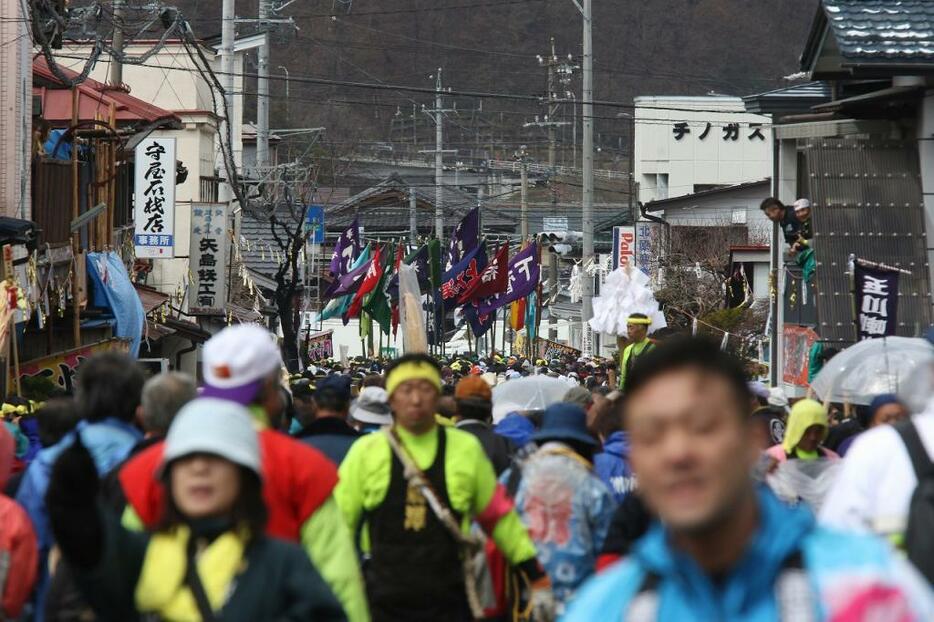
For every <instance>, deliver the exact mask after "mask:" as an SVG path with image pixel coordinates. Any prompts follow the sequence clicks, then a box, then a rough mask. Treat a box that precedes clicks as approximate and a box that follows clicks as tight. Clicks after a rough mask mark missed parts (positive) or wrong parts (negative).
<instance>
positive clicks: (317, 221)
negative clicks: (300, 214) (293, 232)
mask: <svg viewBox="0 0 934 622" xmlns="http://www.w3.org/2000/svg"><path fill="white" fill-rule="evenodd" d="M305 229H306V230H307V231H308V232H309V236H308V241H309V242H311V243H312V244H324V207H323V206H321V205H309V206H308V211H307V212H306V213H305Z"/></svg>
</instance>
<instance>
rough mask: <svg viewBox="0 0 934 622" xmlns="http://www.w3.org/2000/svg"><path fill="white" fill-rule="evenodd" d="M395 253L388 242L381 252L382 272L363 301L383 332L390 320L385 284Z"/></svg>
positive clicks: (385, 330) (390, 271)
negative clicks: (377, 281) (384, 249)
mask: <svg viewBox="0 0 934 622" xmlns="http://www.w3.org/2000/svg"><path fill="white" fill-rule="evenodd" d="M396 248H399V249H401V248H402V245H401V244H399V245H397V246H396ZM394 254H395V252H394V249H393V246H392V245H391V244H390V245H388V246H387V247H386V251H385V252H384V253H383V255H382V256H383V262H382V263H383V274H382V277H380V280H379V283H377V285H376V287H375V288H374V289H373V291H372V292H370V294H369V295H368V296H367V297H366V299H365V300H364V301H363V309H364V310H365V311H366V312H367V314H368V315H369V316H370V317H372V318H373V319H374V320H376V323H377V324H379V327H380V330H382V331H383V332H384V333H388V332H389V328H390V324H391V322H392V309H391V308H390V306H389V298H388V296H387V295H386V286H387V284H388V283H389V277H390V276H391V275H392V270H393V263H394V257H393V255H394Z"/></svg>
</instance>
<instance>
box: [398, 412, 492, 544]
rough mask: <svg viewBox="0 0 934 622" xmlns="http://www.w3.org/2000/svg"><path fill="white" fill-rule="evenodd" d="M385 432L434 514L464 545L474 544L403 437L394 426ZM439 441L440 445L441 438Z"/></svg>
mask: <svg viewBox="0 0 934 622" xmlns="http://www.w3.org/2000/svg"><path fill="white" fill-rule="evenodd" d="M438 432H439V433H440V434H445V431H444V429H442V428H440V427H438ZM383 433H384V434H385V435H386V439H387V440H388V441H389V447H390V448H391V449H392V452H393V453H394V454H395V455H396V458H398V459H399V462H401V463H402V472H403V474H404V475H405V479H406V481H408V483H409V484H410V485H412V486H415V487H416V488H417V489H418V491H419V492H420V493H421V494H422V496H423V497H425V500H426V501H427V502H428V507H430V508H431V511H432V512H433V513H434V515H435V516H436V517H437V518H438V520H440V521H441V524H442V525H444V526H445V528H447V530H448V531H449V532H451V535H452V536H454V539H455V540H456V541H457V542H459V543H460V544H463V545H471V546H472V545H474V544H475V543H474V542H473V541H472V539H470V538H468V537H467V536H466V535H465V534H464V532H463V531H461V528H460V525H459V524H458V522H457V519H456V518H454V512H452V511H451V509H450V508H449V507H448V506H447V505H446V504H445V503H444V501H442V500H441V496H440V495H439V494H438V493H437V492H435V490H434V488H432V486H431V482H430V481H429V480H428V476H427V475H425V473H424V472H423V471H422V470H421V469H420V468H418V466H417V465H416V464H415V460H413V459H412V457H411V456H410V455H409V452H407V451H406V450H405V447H404V446H403V444H402V441H401V439H400V438H399V436H398V435H397V434H396V431H395V430H394V429H393V428H392V426H387V427H385V428H383ZM438 442H439V445H440V443H441V441H440V439H439V441H438Z"/></svg>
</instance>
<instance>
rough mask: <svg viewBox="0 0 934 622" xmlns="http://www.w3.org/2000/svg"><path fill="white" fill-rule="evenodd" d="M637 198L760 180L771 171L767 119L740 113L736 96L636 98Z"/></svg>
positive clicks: (663, 196)
mask: <svg viewBox="0 0 934 622" xmlns="http://www.w3.org/2000/svg"><path fill="white" fill-rule="evenodd" d="M634 101H635V113H634V118H633V123H634V124H635V147H634V154H635V158H634V161H633V169H634V173H635V181H636V182H638V184H639V200H640V201H642V202H643V203H647V202H649V201H655V200H658V199H668V198H672V197H678V196H683V195H686V194H693V193H695V192H700V191H704V190H709V189H711V188H714V187H718V186H729V185H734V184H739V183H743V182H750V181H759V180H761V179H765V178H766V177H769V176H770V175H771V171H772V129H771V124H770V121H769V119H768V118H767V117H764V116H761V115H756V114H749V113H747V112H745V107H744V105H743V100H742V99H740V98H738V97H721V96H711V97H660V96H651V97H648V96H646V97H636V98H635V100H634Z"/></svg>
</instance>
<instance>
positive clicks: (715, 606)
mask: <svg viewBox="0 0 934 622" xmlns="http://www.w3.org/2000/svg"><path fill="white" fill-rule="evenodd" d="M626 389H627V391H626V395H625V396H624V398H623V399H624V400H625V401H624V408H625V412H626V421H625V424H626V428H627V431H628V433H629V440H630V444H631V447H630V459H631V461H632V466H633V469H634V470H635V472H636V475H637V477H638V479H639V490H640V495H641V496H642V498H643V499H644V500H645V502H646V504H647V505H648V507H649V509H650V510H652V511H653V512H654V513H655V515H657V516H658V518H659V519H660V521H658V522H656V523H654V524H653V525H652V527H650V529H649V532H648V533H647V534H646V535H645V536H644V537H643V538H642V539H640V540H639V541H638V542H636V544H635V545H634V547H633V549H632V551H631V554H630V556H629V557H627V558H626V559H625V560H624V561H622V562H620V563H618V564H616V565H615V566H612V567H611V568H609V569H608V570H606V571H605V572H604V573H603V574H601V575H598V577H597V578H595V579H593V580H591V581H590V582H589V583H588V584H586V585H585V586H584V587H582V588H581V590H580V591H579V592H578V595H577V598H576V599H575V600H574V601H573V602H572V604H571V607H570V610H569V612H568V614H567V616H566V617H565V620H568V621H569V622H578V621H588V622H589V621H591V620H628V621H642V620H645V621H652V622H655V621H658V622H668V621H679V622H680V621H682V620H720V621H724V622H731V621H740V620H742V621H744V622H759V621H769V622H771V621H773V620H779V621H789V620H795V621H797V620H807V621H812V620H813V621H818V620H828V621H837V620H868V619H885V620H919V621H920V620H934V599H932V594H931V589H930V587H929V586H928V585H927V584H926V583H925V582H924V581H923V580H922V579H921V578H920V575H918V573H917V572H916V571H915V570H914V569H913V568H911V567H910V566H909V565H908V563H907V562H906V561H904V560H902V559H900V558H897V557H896V556H894V555H893V554H892V552H891V551H890V549H889V548H888V547H887V545H886V544H885V543H884V542H882V541H881V540H878V539H875V538H872V537H867V536H860V535H855V534H853V535H851V534H843V533H839V532H836V531H832V530H828V529H825V528H823V527H819V526H817V524H816V523H815V520H814V518H813V516H812V515H811V513H810V512H809V511H808V510H807V509H805V508H803V507H797V508H791V507H788V506H786V505H784V504H782V503H781V502H780V501H778V499H777V498H776V497H775V496H773V495H772V494H771V493H769V492H767V491H765V490H763V489H759V488H757V487H756V486H755V484H754V483H753V481H752V479H751V478H750V470H751V469H752V467H753V465H754V464H755V461H756V459H757V457H758V451H757V449H756V447H755V445H754V443H753V442H752V434H753V432H752V426H751V425H750V420H749V417H748V414H747V412H748V404H749V390H748V388H747V386H746V379H745V378H744V376H743V371H742V368H741V367H740V366H739V364H738V363H737V362H736V361H735V360H733V359H732V358H731V357H730V356H729V355H727V354H725V353H723V352H721V351H720V349H719V347H718V346H717V345H716V344H713V343H710V342H707V341H701V340H695V339H687V340H684V341H675V342H669V343H666V344H664V345H662V346H659V347H658V348H657V349H655V350H654V351H652V352H650V353H648V354H647V355H646V356H645V357H644V358H643V359H642V360H640V361H639V363H638V364H637V365H635V366H634V367H633V369H632V373H631V375H630V376H629V378H627V381H626ZM882 612H884V613H882ZM879 614H882V617H878V616H879Z"/></svg>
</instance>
